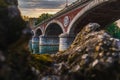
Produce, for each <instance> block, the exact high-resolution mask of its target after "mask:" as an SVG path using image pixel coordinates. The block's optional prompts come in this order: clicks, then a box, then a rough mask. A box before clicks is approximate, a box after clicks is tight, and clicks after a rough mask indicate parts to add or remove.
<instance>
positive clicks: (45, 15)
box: [35, 13, 53, 25]
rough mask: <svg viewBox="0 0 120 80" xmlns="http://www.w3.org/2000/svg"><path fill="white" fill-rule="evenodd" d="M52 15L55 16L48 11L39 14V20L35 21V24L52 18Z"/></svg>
mask: <svg viewBox="0 0 120 80" xmlns="http://www.w3.org/2000/svg"><path fill="white" fill-rule="evenodd" d="M51 16H53V15H52V14H48V13H43V14H41V15H40V16H39V18H38V20H37V21H36V22H35V25H37V24H39V23H41V22H42V21H44V20H46V19H48V18H50V17H51Z"/></svg>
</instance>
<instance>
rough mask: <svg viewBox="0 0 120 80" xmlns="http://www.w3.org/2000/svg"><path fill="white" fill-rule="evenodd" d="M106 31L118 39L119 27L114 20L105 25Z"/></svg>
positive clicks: (119, 34)
mask: <svg viewBox="0 0 120 80" xmlns="http://www.w3.org/2000/svg"><path fill="white" fill-rule="evenodd" d="M106 30H107V32H108V33H109V34H111V35H112V36H113V37H114V38H118V39H120V28H119V27H118V26H117V23H116V22H114V23H112V24H110V25H108V26H107V29H106Z"/></svg>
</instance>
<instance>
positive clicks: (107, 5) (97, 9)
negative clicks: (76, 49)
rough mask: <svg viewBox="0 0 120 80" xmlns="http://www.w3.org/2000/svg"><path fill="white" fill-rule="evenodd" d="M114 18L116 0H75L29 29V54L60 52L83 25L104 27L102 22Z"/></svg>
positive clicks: (119, 8) (119, 5) (118, 8)
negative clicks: (30, 40)
mask: <svg viewBox="0 0 120 80" xmlns="http://www.w3.org/2000/svg"><path fill="white" fill-rule="evenodd" d="M118 19H120V1H119V0H80V1H77V2H76V3H74V4H72V5H70V6H68V7H66V8H64V9H63V10H61V11H60V12H58V13H57V14H55V15H54V16H53V17H51V18H50V19H48V20H45V21H43V22H42V23H40V24H38V25H37V26H36V28H34V29H33V30H32V31H33V33H34V36H33V37H32V49H33V53H49V52H53V51H58V50H59V51H64V50H66V49H67V48H68V47H69V45H70V44H71V43H72V41H73V40H74V37H75V36H76V34H77V33H78V32H79V31H80V30H81V29H82V27H83V26H85V25H86V24H88V23H91V22H96V23H99V24H100V25H101V29H104V27H105V26H106V25H108V24H110V23H112V22H114V21H116V20H118Z"/></svg>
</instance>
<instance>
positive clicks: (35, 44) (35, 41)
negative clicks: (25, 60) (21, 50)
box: [32, 36, 39, 54]
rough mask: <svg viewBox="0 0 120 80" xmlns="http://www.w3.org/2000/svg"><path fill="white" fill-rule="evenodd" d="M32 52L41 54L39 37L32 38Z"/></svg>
mask: <svg viewBox="0 0 120 80" xmlns="http://www.w3.org/2000/svg"><path fill="white" fill-rule="evenodd" d="M32 51H33V54H36V53H37V54H38V53H39V36H33V37H32Z"/></svg>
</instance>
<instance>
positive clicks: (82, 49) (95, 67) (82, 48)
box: [56, 23, 120, 80]
mask: <svg viewBox="0 0 120 80" xmlns="http://www.w3.org/2000/svg"><path fill="white" fill-rule="evenodd" d="M98 27H100V26H99V25H98V24H92V23H91V24H88V25H87V26H85V27H84V28H83V29H82V30H81V32H79V33H78V35H77V36H76V38H75V40H74V41H73V43H72V45H71V46H72V47H70V48H69V49H68V50H66V51H65V52H63V53H61V54H59V57H58V56H56V57H57V58H58V60H59V61H60V60H61V59H62V60H61V61H62V62H63V61H64V62H65V63H64V65H65V64H67V66H70V68H68V71H67V72H70V73H71V74H72V75H68V73H66V75H67V76H68V77H71V76H72V77H73V76H74V75H73V74H75V75H78V76H81V77H82V76H84V78H83V80H119V79H120V78H119V79H115V78H116V77H114V78H113V76H116V74H117V75H118V74H120V71H119V70H120V67H119V66H120V44H119V43H120V42H119V41H120V40H119V39H116V38H113V37H112V36H111V35H109V34H108V33H107V32H106V31H105V30H100V31H96V29H97V28H98ZM64 55H65V56H66V58H67V59H63V58H61V57H64ZM64 58H65V57H64ZM61 70H62V69H61ZM114 71H116V73H115V74H111V73H114ZM88 75H89V77H88ZM93 75H94V76H93ZM108 75H109V77H108ZM104 78H105V79H104ZM67 79H69V78H67ZM67 79H66V80H67ZM71 80H74V79H71Z"/></svg>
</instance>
